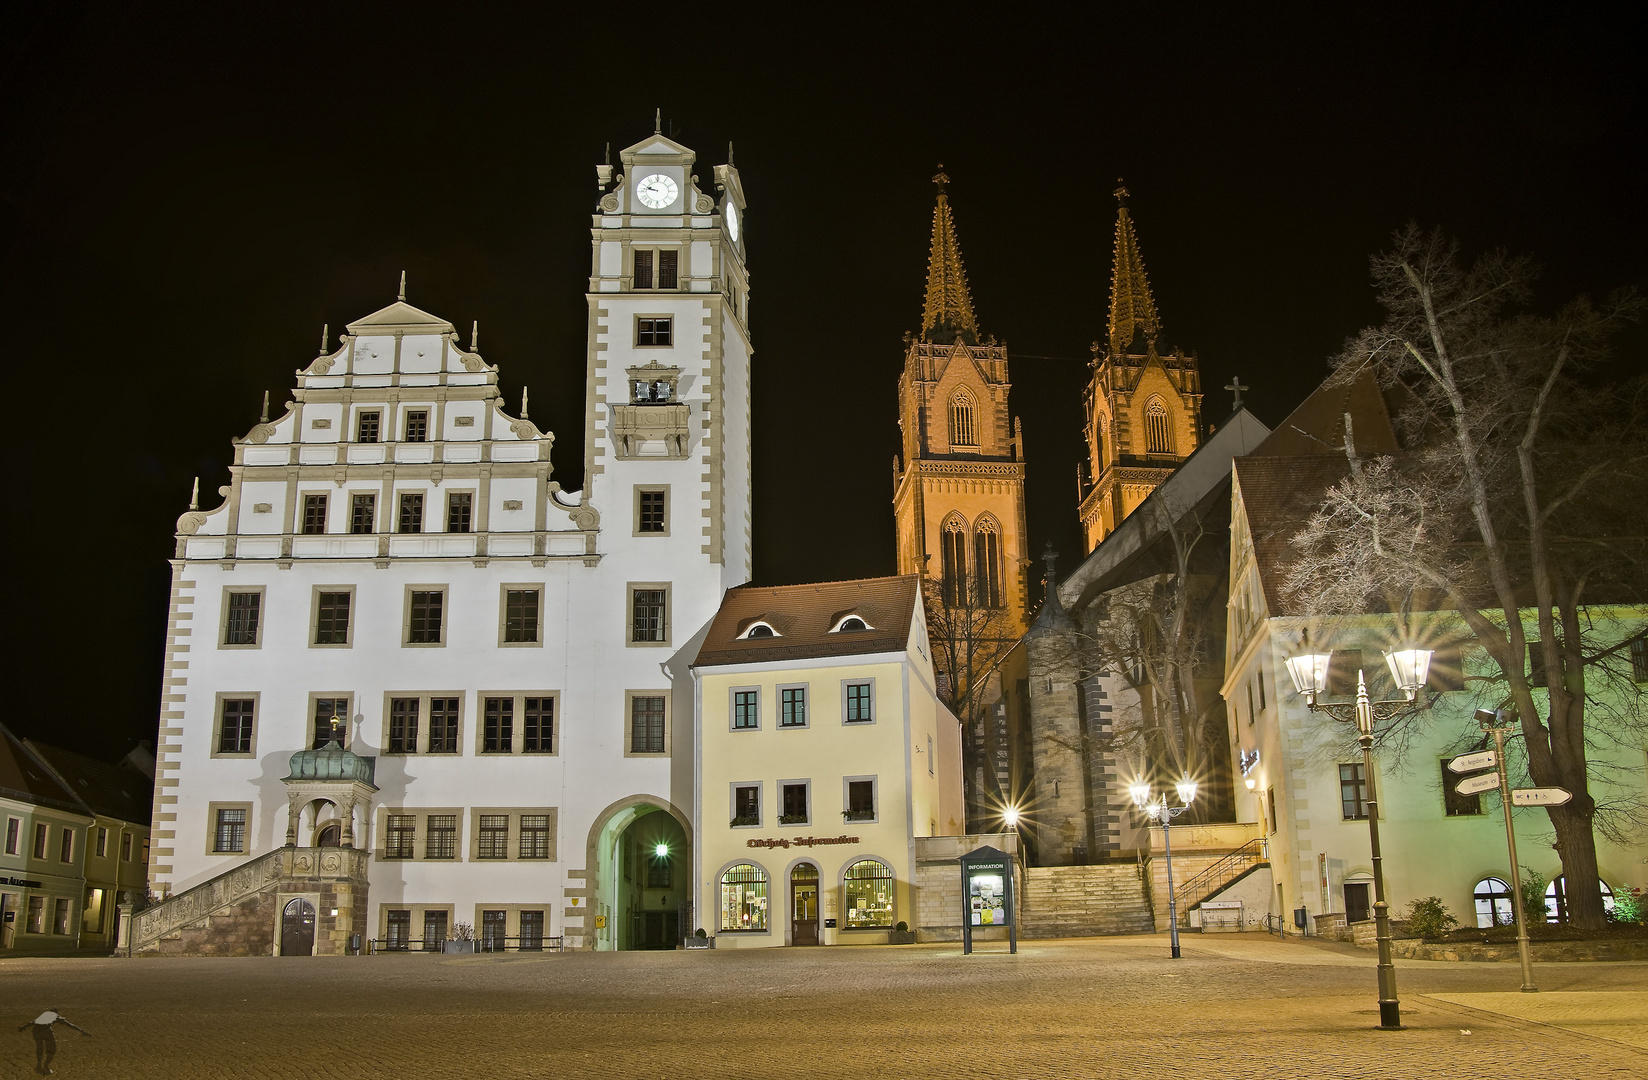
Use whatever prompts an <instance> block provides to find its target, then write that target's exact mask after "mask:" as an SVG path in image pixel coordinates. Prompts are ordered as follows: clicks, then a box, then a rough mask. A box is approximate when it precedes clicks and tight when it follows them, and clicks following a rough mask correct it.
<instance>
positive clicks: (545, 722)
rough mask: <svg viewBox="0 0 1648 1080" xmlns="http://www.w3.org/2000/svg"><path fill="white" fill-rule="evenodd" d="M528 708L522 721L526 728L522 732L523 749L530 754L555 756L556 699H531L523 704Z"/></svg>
mask: <svg viewBox="0 0 1648 1080" xmlns="http://www.w3.org/2000/svg"><path fill="white" fill-rule="evenodd" d="M523 704H524V705H525V706H526V708H525V710H524V713H525V715H523V716H522V717H521V720H522V722H523V724H524V728H523V730H522V732H521V736H522V737H521V749H522V750H523V751H525V752H526V753H528V754H553V753H554V752H555V699H554V698H552V697H543V698H537V697H529V698H527V699H526V700H525V702H523Z"/></svg>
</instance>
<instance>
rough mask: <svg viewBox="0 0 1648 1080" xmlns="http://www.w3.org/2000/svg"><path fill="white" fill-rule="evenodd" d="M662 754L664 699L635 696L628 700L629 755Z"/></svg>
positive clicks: (660, 697)
mask: <svg viewBox="0 0 1648 1080" xmlns="http://www.w3.org/2000/svg"><path fill="white" fill-rule="evenodd" d="M663 752H664V699H663V697H662V696H658V697H652V696H647V697H642V696H640V695H637V696H636V697H633V698H631V699H630V753H632V754H662V753H663Z"/></svg>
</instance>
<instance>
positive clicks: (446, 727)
mask: <svg viewBox="0 0 1648 1080" xmlns="http://www.w3.org/2000/svg"><path fill="white" fill-rule="evenodd" d="M429 752H430V753H431V754H456V753H457V752H458V699H457V698H455V697H452V698H430V699H429Z"/></svg>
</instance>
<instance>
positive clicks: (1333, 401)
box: [1253, 368, 1401, 458]
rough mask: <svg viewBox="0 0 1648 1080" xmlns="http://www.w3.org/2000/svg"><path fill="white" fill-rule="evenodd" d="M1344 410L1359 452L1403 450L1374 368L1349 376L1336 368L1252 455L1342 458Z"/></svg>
mask: <svg viewBox="0 0 1648 1080" xmlns="http://www.w3.org/2000/svg"><path fill="white" fill-rule="evenodd" d="M1346 413H1349V414H1350V417H1351V426H1352V428H1353V433H1354V434H1355V436H1356V451H1357V453H1358V454H1360V455H1361V456H1363V457H1376V456H1378V455H1381V454H1394V453H1396V452H1397V451H1398V450H1400V449H1401V447H1400V445H1398V443H1397V441H1396V431H1395V429H1394V428H1392V426H1391V413H1390V408H1389V407H1388V406H1387V405H1386V402H1385V395H1384V394H1383V393H1381V392H1380V390H1379V384H1378V382H1377V381H1376V380H1375V379H1374V376H1373V373H1372V372H1371V371H1368V370H1367V369H1366V368H1364V369H1362V370H1360V371H1358V372H1355V373H1354V374H1350V375H1346V374H1344V373H1339V372H1336V373H1334V374H1333V375H1330V376H1328V378H1327V379H1326V380H1325V381H1324V382H1323V383H1322V385H1321V386H1318V387H1317V388H1316V390H1315V391H1314V392H1313V393H1312V394H1311V395H1310V396H1309V397H1307V398H1306V399H1305V400H1304V401H1302V402H1300V403H1299V407H1298V408H1297V409H1294V410H1293V412H1291V413H1290V414H1288V418H1287V419H1286V420H1283V421H1282V422H1281V423H1280V424H1278V425H1277V426H1276V430H1275V431H1274V432H1272V433H1271V435H1270V438H1268V439H1266V440H1265V441H1264V442H1263V443H1261V444H1259V446H1258V448H1257V449H1255V450H1254V451H1253V456H1254V457H1295V456H1300V455H1305V454H1328V455H1332V456H1336V457H1339V458H1343V457H1344V456H1345V414H1346Z"/></svg>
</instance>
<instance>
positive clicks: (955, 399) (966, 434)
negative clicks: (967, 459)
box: [950, 390, 979, 447]
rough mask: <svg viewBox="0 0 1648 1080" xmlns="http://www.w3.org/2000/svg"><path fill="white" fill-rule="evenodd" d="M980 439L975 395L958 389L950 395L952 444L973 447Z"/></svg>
mask: <svg viewBox="0 0 1648 1080" xmlns="http://www.w3.org/2000/svg"><path fill="white" fill-rule="evenodd" d="M978 444H979V441H978V410H977V408H975V407H974V405H973V395H971V394H969V393H968V392H967V391H965V390H957V391H956V392H955V393H954V394H952V395H950V445H951V446H967V447H973V446H977V445H978Z"/></svg>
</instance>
